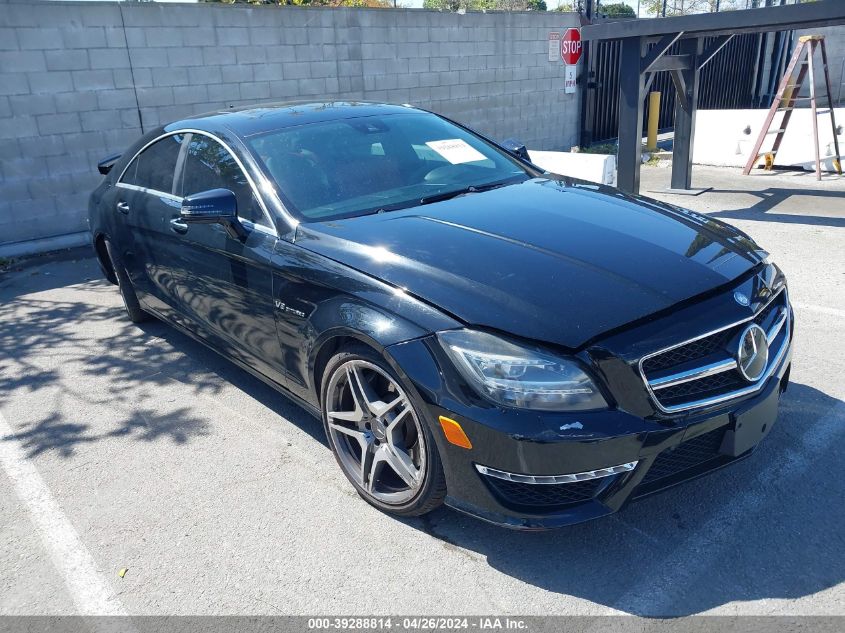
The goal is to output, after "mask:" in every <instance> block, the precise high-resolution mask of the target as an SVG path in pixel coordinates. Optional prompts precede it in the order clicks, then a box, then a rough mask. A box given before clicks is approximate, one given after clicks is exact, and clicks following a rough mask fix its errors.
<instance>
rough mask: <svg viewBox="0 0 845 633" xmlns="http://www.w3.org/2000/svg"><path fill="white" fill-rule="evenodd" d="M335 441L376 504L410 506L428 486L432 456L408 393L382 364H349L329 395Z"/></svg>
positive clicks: (342, 368) (345, 463)
mask: <svg viewBox="0 0 845 633" xmlns="http://www.w3.org/2000/svg"><path fill="white" fill-rule="evenodd" d="M325 408H326V417H327V423H328V431H329V434H330V435H331V442H332V444H333V445H334V447H335V450H336V452H337V456H338V461H339V462H340V465H341V467H342V468H343V470H344V471H345V473H346V475H347V477H349V478H350V479H351V480H352V481H353V482H355V483H356V484H357V485H358V487H359V488H360V489H361V490H362V491H363V492H365V493H366V494H368V495H370V496H372V497H373V498H374V499H377V500H378V501H381V502H383V503H387V504H391V505H393V504H396V505H399V504H404V503H407V502H408V501H409V500H411V499H413V498H414V497H415V496H416V495H417V493H418V492H419V490H420V487H421V486H422V483H423V480H424V475H425V472H426V451H425V444H424V440H423V433H422V429H421V427H420V422H419V419H418V417H417V414H416V412H415V411H414V408H413V406H412V405H411V402H410V400H409V399H408V397H407V394H405V392H404V391H403V390H402V388H401V387H400V386H399V385H398V384H397V383H396V381H395V380H394V379H393V378H392V377H391V376H390V375H389V374H388V373H387V372H385V371H384V370H383V369H381V368H380V367H378V366H377V365H375V364H373V363H371V362H368V361H365V360H360V359H354V360H349V361H347V362H345V363H343V364H342V365H340V366H339V367H337V368H336V369H335V371H334V372H333V373H332V375H331V378H330V380H329V385H328V388H327V390H326V401H325Z"/></svg>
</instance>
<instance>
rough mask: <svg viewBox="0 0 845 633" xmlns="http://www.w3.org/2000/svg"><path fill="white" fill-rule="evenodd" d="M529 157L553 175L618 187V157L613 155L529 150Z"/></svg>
mask: <svg viewBox="0 0 845 633" xmlns="http://www.w3.org/2000/svg"><path fill="white" fill-rule="evenodd" d="M528 156H529V157H530V158H531V162H532V163H534V164H535V165H537V167H542V168H543V169H545V170H546V171H549V172H551V173H553V174H560V175H561V176H570V177H572V178H580V179H581V180H589V181H590V182H598V183H601V184H603V185H611V186H615V185H616V157H615V156H612V155H608V154H582V153H580V152H579V153H574V154H573V153H571V152H541V151H539V150H528Z"/></svg>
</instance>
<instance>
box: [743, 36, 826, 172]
mask: <svg viewBox="0 0 845 633" xmlns="http://www.w3.org/2000/svg"><path fill="white" fill-rule="evenodd" d="M798 42H799V43H798V46H797V47H796V48H795V52H794V53H793V54H792V59H791V60H790V61H789V65H788V66H787V67H786V72H785V73H784V74H783V79H781V82H780V86H779V87H778V92H777V95H775V100H774V102H773V103H772V107H771V108H770V109H769V113H768V115H767V116H766V123H765V125H764V126H763V128H762V129H761V130H760V136H759V137H758V138H757V142H756V143H755V144H754V151H753V152H751V156H750V157H749V158H748V162H747V163H746V164H745V169H743V171H742V173H743V174H745V175H746V176H747V175H748V174H749V173H751V170H752V169H753V168H754V165H755V164H756V163H757V161H758V160H759V159H760V157H761V156H763V157H765V158H766V169H770V168H771V166H772V165H773V164H774V160H775V155H776V154H777V153H778V150H779V149H780V144H781V141H783V135H784V133H785V132H786V126H787V125H788V124H789V119H790V118H792V111H793V110H794V109H795V104H796V103H797V102H799V101H807V100H809V101H810V109H811V110H812V113H813V114H812V116H813V144H814V147H815V150H816V179H817V180H821V179H822V167H821V157H820V156H819V123H818V115H819V114H824V113H825V111H824V110H821V111H819V110H818V109H817V108H816V85H815V73H814V72H813V57H814V55H815V52H816V48H821V52H822V67H823V69H824V83H825V88H826V89H827V103H828V108H827V112H829V113H830V125H831V127H832V129H833V146H834V148H835V150H836V158H835V159H834V161H833V167H834V169H836V172H837V173H839V174H841V173H842V166H841V158H840V156H839V139H838V138H837V137H836V117H835V116H834V113H833V98H832V96H831V90H830V75H829V74H828V70H827V51H826V50H825V47H824V36H823V35H805V36H803V37H800V38H798ZM802 58H803V59H802ZM796 66H800V69H799V71H798V77H797V78H796V79H795V83H792V84H791V83H789V81H790V79H792V75H793V73H794V72H795V68H796ZM807 71H809V75H810V96H809V97H799V96H798V95H799V93H800V92H801V87H802V85H803V84H804V79H806V77H807ZM778 112H783V113H784V114H783V118H782V119H781V122H780V125H779V126H778V127H777V129H774V130H773V129H772V122H773V121H774V119H775V115H776V114H777V113H778ZM771 134H776V135H777V136H775V142H774V143H773V144H772V149H770V150H769V151H768V152H761V151H760V148H761V147H763V142H764V141H765V140H766V137H767V136H769V135H771Z"/></svg>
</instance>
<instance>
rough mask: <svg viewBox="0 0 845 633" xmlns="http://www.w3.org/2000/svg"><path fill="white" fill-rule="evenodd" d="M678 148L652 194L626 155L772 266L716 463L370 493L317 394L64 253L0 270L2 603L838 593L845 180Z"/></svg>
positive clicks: (646, 606) (511, 607) (764, 599)
mask: <svg viewBox="0 0 845 633" xmlns="http://www.w3.org/2000/svg"><path fill="white" fill-rule="evenodd" d="M734 171H736V170H734ZM694 174H695V175H696V183H695V184H696V185H698V186H707V185H713V186H714V187H715V189H716V190H715V191H711V192H709V193H707V194H703V195H702V196H699V197H696V198H687V197H679V196H665V195H663V194H660V193H659V189H660V188H661V187H662V186H665V183H664V180H665V181H666V182H668V170H664V169H660V168H644V170H643V179H644V186H643V192H644V194H646V195H654V196H657V197H663V198H665V199H667V200H670V201H671V202H673V203H675V204H679V205H683V206H688V207H692V208H696V209H699V210H703V211H707V212H712V213H714V215H716V216H717V217H721V218H723V219H725V220H727V221H728V222H732V223H734V224H735V225H737V226H739V227H740V228H742V229H743V230H745V231H747V232H748V233H749V234H751V235H752V236H753V237H754V238H755V239H756V240H757V241H758V242H759V243H760V244H761V245H762V246H764V247H765V248H766V249H768V250H769V251H770V252H771V253H772V255H773V258H774V260H775V261H776V262H777V263H778V264H779V265H780V266H781V267H782V268H783V269H784V270H785V272H786V274H787V276H788V278H789V281H790V290H791V297H792V300H793V302H794V303H795V307H796V315H797V316H796V343H795V350H794V358H793V370H792V384H791V385H790V387H789V390H788V391H787V393H786V394H785V396H784V398H783V401H782V404H781V409H780V418H779V421H778V423H777V425H776V426H775V428H774V430H773V431H772V432H771V433H770V435H769V436H768V438H767V439H766V440H765V442H764V443H763V444H762V445H761V446H760V448H759V450H758V451H756V452H755V454H753V455H752V456H751V457H750V458H749V459H747V460H745V461H743V462H740V463H739V464H736V465H734V466H733V467H731V468H728V469H724V470H721V471H719V472H717V473H714V474H712V475H710V476H707V477H705V478H702V479H699V480H696V481H693V482H690V483H688V484H686V485H683V486H681V487H678V488H675V489H673V490H670V491H668V492H665V493H663V494H660V495H656V496H652V497H650V498H647V499H644V500H641V501H638V502H635V503H633V504H632V505H630V506H629V507H627V508H626V509H624V510H623V511H622V512H620V513H619V514H617V515H614V516H612V517H609V518H606V519H602V520H599V521H594V522H592V523H587V524H584V525H579V526H575V527H571V528H566V529H562V530H558V531H553V532H544V533H517V532H510V531H506V530H504V529H501V528H497V527H493V526H490V525H487V524H485V523H482V522H480V521H478V520H475V519H472V518H468V517H466V516H463V515H461V514H459V513H457V512H455V511H452V510H449V509H442V510H439V511H437V512H435V513H434V514H432V515H430V516H428V517H425V518H420V519H411V520H397V519H394V518H391V517H389V516H386V515H384V514H381V513H379V512H378V511H376V510H375V509H373V508H371V507H370V506H369V505H367V504H366V503H364V502H363V501H361V500H360V499H359V498H358V496H357V495H356V494H355V493H354V492H353V489H352V487H351V486H350V485H349V484H348V483H347V481H346V480H345V479H344V477H343V475H342V474H341V472H340V470H339V469H338V468H337V466H336V464H335V462H334V459H333V458H332V456H331V454H330V452H329V450H328V448H327V446H326V443H325V439H324V437H323V431H322V427H321V424H320V423H319V422H318V421H317V420H316V419H313V418H311V417H310V416H309V415H308V414H306V413H304V412H303V411H301V410H300V409H298V408H297V407H296V406H295V405H293V404H291V403H290V402H288V401H287V400H286V399H285V398H284V397H282V396H281V395H279V394H278V393H277V392H275V391H274V390H272V389H270V388H269V387H267V386H266V385H264V384H263V383H261V382H260V381H258V380H257V379H254V378H253V377H251V376H249V375H248V374H246V373H244V372H243V371H241V370H239V369H237V368H236V367H235V366H233V365H231V364H230V363H228V362H227V361H226V360H224V359H222V358H220V357H218V356H217V355H215V353H214V352H212V351H209V350H207V349H205V348H204V347H202V346H201V345H200V344H198V343H195V342H194V341H193V340H191V339H189V338H187V337H185V336H183V335H181V334H179V333H177V332H176V331H175V330H173V329H171V328H169V327H167V326H165V325H163V324H162V323H160V322H157V321H153V322H150V323H147V324H143V325H142V326H137V325H133V324H131V323H129V322H128V321H127V320H126V318H125V317H124V314H123V310H122V307H121V303H120V298H119V295H118V293H117V291H116V289H115V288H114V287H113V286H110V285H109V284H108V283H107V282H106V281H104V280H103V279H101V278H100V274H99V270H98V268H97V266H96V263H95V261H94V260H93V259H91V258H89V257H87V256H86V255H87V254H86V253H83V256H82V257H79V256H77V258H76V259H67V258H65V259H62V258H58V259H56V258H53V259H51V258H46V259H34V260H30V261H28V262H25V263H23V264H21V265H19V266H13V267H12V270H11V271H10V272H7V273H4V274H0V466H2V468H0V613H2V614H59V613H61V614H72V613H84V614H96V613H111V614H120V613H130V614H139V615H140V614H235V613H238V614H243V613H246V614H315V613H319V614H412V613H413V614H490V613H495V614H605V613H630V614H639V615H687V614H697V613H705V612H712V613H722V614H767V615H771V614H793V615H798V614H801V615H803V614H818V615H827V614H845V530H843V529H842V525H843V524H845V505H843V503H842V500H843V499H845V478H843V477H842V474H841V471H842V466H843V459H842V446H843V443H845V402H843V401H845V381H843V376H845V181H842V180H834V181H826V182H824V183H822V184H821V185H819V184H817V183H816V182H815V181H814V180H812V179H811V177H809V176H806V177H805V176H803V175H802V176H788V175H778V174H775V175H773V176H771V177H769V176H759V177H757V176H755V177H752V178H746V179H742V177H741V176H736V175H735V174H734V173H733V171H731V170H715V169H706V168H696V170H695V171H694ZM761 178H768V180H761ZM743 188H744V189H748V188H751V189H756V190H757V191H758V193H748V192H746V191H744V190H743ZM763 190H766V192H765V193H760V192H761V191H763ZM654 191H657V192H658V193H654ZM121 572H122V574H121Z"/></svg>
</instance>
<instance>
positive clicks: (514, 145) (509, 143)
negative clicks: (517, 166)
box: [502, 138, 531, 162]
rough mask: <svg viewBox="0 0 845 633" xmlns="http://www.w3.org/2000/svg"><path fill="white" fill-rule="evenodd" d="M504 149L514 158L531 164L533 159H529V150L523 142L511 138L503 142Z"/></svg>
mask: <svg viewBox="0 0 845 633" xmlns="http://www.w3.org/2000/svg"><path fill="white" fill-rule="evenodd" d="M502 147H504V148H505V149H506V150H508V151H509V152H510V153H511V154H513V155H514V156H519V157H520V158H521V159H522V160H527V161H528V162H531V159H530V158H529V157H528V149H527V148H526V147H525V143H523V142H522V141H517V140H516V139H515V138H509V139H506V140H504V141H502Z"/></svg>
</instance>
